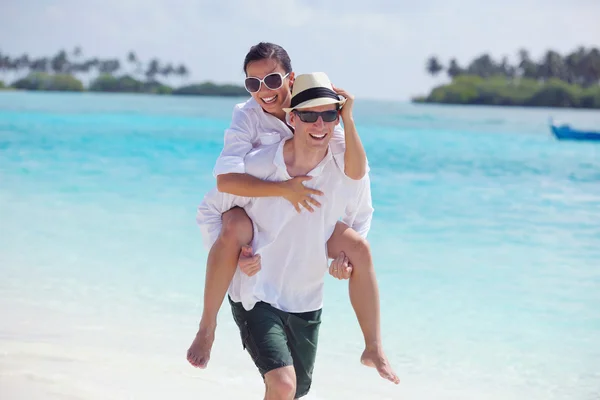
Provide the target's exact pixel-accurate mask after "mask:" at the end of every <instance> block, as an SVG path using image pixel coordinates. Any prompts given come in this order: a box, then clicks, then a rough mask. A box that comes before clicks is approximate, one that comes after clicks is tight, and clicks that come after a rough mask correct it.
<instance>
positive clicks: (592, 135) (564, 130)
mask: <svg viewBox="0 0 600 400" xmlns="http://www.w3.org/2000/svg"><path fill="white" fill-rule="evenodd" d="M550 129H551V130H552V133H553V134H554V136H555V137H556V138H557V139H558V140H600V131H597V132H596V131H584V130H580V129H573V128H571V127H570V126H569V125H566V124H564V125H555V124H554V123H552V122H550Z"/></svg>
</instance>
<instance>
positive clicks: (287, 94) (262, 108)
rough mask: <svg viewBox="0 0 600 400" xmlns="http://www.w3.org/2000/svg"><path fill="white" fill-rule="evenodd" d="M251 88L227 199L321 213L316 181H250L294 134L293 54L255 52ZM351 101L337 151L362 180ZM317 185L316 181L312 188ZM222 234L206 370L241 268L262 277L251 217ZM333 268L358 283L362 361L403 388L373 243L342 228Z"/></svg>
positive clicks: (195, 354)
mask: <svg viewBox="0 0 600 400" xmlns="http://www.w3.org/2000/svg"><path fill="white" fill-rule="evenodd" d="M244 72H245V74H246V81H245V86H246V89H247V90H248V92H250V94H251V99H250V100H248V101H247V102H246V103H243V104H239V105H237V106H236V107H235V109H234V113H233V118H232V124H231V126H230V128H229V129H228V130H227V131H226V132H225V144H224V148H223V151H222V152H221V155H220V156H219V159H218V160H217V162H216V165H215V170H214V174H215V176H216V177H217V187H218V190H219V191H221V192H226V193H231V194H234V195H237V196H244V197H270V196H277V197H283V198H284V199H286V200H287V201H289V202H290V203H291V204H292V205H293V206H294V207H295V208H296V210H297V211H298V212H306V211H301V207H303V208H305V209H306V210H307V211H308V212H312V211H314V209H313V207H319V206H320V203H319V202H318V200H317V199H315V198H314V197H312V196H319V195H322V193H321V192H320V191H318V190H314V189H311V188H309V187H306V186H305V185H304V183H303V182H306V181H309V180H310V177H296V178H293V179H290V180H288V181H285V182H266V181H262V180H260V179H258V178H256V177H253V176H250V175H247V174H245V168H244V156H245V155H246V154H247V153H248V152H249V151H250V150H251V149H252V148H253V147H256V146H259V145H269V144H274V143H277V142H279V141H281V140H282V139H284V138H286V137H289V136H291V135H293V132H292V131H291V128H290V127H289V126H288V125H287V123H286V113H285V112H284V111H283V108H287V107H289V106H290V102H291V87H292V85H293V82H294V72H293V71H292V66H291V61H290V58H289V56H288V54H287V52H286V51H285V50H284V49H283V48H282V47H280V46H278V45H275V44H272V43H259V44H258V45H256V46H253V47H252V48H251V49H250V51H249V52H248V54H247V55H246V58H245V60H244ZM336 92H337V93H338V94H339V95H341V96H343V97H345V98H346V103H345V104H344V106H343V107H342V109H341V111H340V116H341V117H342V121H343V123H344V130H342V129H341V128H340V126H337V127H336V130H335V132H334V134H333V137H332V140H331V142H330V143H331V144H330V148H331V151H332V153H333V155H334V157H335V160H336V162H338V163H339V164H340V165H341V166H342V167H343V169H344V172H345V174H346V175H347V176H348V177H349V178H351V179H361V178H362V177H363V176H364V175H365V173H366V172H367V161H366V154H365V151H364V148H363V146H362V143H361V142H360V138H359V137H358V133H357V131H356V127H355V125H354V121H353V117H352V105H353V100H354V99H353V97H352V96H351V95H349V94H348V93H347V92H345V91H344V90H342V89H337V88H336ZM309 183H310V182H309ZM222 222H223V224H222V228H221V231H220V233H219V237H218V239H217V240H216V242H215V243H212V244H210V245H211V249H210V252H209V255H208V260H207V268H206V280H205V290H204V310H203V313H202V319H201V321H200V327H199V330H198V333H197V335H196V337H195V339H194V341H193V343H192V345H191V347H190V348H189V350H188V354H187V358H188V361H189V362H190V363H191V364H192V365H194V366H196V367H199V368H205V367H206V365H207V363H208V361H209V359H210V350H211V348H212V344H213V341H214V334H215V329H216V322H217V313H218V311H219V308H220V306H221V304H222V302H223V299H224V297H225V293H226V292H227V288H228V286H229V283H230V282H231V279H232V277H233V274H234V272H235V270H236V268H237V266H238V264H239V266H240V269H241V270H242V271H243V272H244V273H246V274H247V275H249V276H252V275H254V274H256V273H257V272H258V271H259V270H260V256H259V255H257V256H254V255H253V253H252V249H251V248H250V247H249V246H248V244H249V243H251V241H252V236H253V226H252V221H251V220H250V219H249V218H248V216H247V215H246V213H245V211H244V210H243V209H240V208H233V209H231V210H229V211H227V212H226V213H224V214H223V216H222ZM327 248H328V254H329V257H330V258H333V259H335V261H334V262H332V264H331V267H330V269H329V272H330V274H331V275H332V276H334V277H336V278H338V279H350V300H351V303H352V306H353V307H354V310H355V313H356V316H357V319H358V321H359V324H360V326H361V330H362V332H363V336H364V338H365V351H364V352H363V354H362V356H361V362H362V363H363V364H365V365H367V366H371V367H374V368H376V369H377V371H378V372H379V374H380V375H381V376H382V377H384V378H386V379H388V380H390V381H392V382H395V383H398V382H399V379H398V377H397V376H396V375H395V373H394V372H393V370H392V368H391V366H390V365H389V363H388V361H387V358H386V356H385V354H384V352H383V348H382V344H381V333H380V313H379V294H378V288H377V282H376V279H375V271H374V268H373V262H372V257H371V253H370V249H369V245H368V243H367V242H366V241H365V240H364V239H363V238H362V237H361V236H360V235H358V233H356V232H355V231H353V230H352V229H350V228H349V227H348V226H347V225H345V224H343V223H341V222H339V223H338V224H337V226H336V228H335V231H334V233H333V234H332V236H331V238H330V239H329V241H328V243H327Z"/></svg>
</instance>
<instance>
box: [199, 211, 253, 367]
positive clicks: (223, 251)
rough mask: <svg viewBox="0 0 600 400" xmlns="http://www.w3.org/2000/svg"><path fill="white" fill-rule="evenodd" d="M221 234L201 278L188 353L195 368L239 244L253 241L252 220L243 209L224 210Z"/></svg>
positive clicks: (206, 352) (207, 345)
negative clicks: (198, 312)
mask: <svg viewBox="0 0 600 400" xmlns="http://www.w3.org/2000/svg"><path fill="white" fill-rule="evenodd" d="M222 219H223V226H222V228H221V233H220V235H219V237H218V238H217V240H216V241H215V243H214V244H213V246H212V247H211V249H210V252H209V253H208V259H207V263H206V279H205V281H204V310H203V311H202V319H201V320H200V328H199V330H198V333H197V334H196V337H195V338H194V341H193V342H192V345H191V346H190V348H189V350H188V352H187V359H188V361H189V362H190V363H191V364H192V365H193V366H195V367H199V368H206V365H207V364H208V360H209V359H210V350H211V348H212V345H213V341H214V339H215V329H216V328H217V314H218V313H219V308H221V304H222V303H223V298H224V297H225V293H227V289H228V287H229V283H230V282H231V280H232V279H233V275H234V273H235V269H236V268H237V263H238V259H239V256H240V251H241V249H242V246H244V245H247V244H250V242H251V241H252V235H253V230H252V221H251V220H250V218H249V217H248V215H247V214H246V212H245V211H244V209H242V208H239V207H235V208H232V209H231V210H229V211H227V212H225V213H223V216H222Z"/></svg>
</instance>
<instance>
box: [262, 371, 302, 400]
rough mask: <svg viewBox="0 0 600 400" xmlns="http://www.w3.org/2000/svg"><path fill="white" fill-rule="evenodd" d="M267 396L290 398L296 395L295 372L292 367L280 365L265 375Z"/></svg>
mask: <svg viewBox="0 0 600 400" xmlns="http://www.w3.org/2000/svg"><path fill="white" fill-rule="evenodd" d="M265 381H266V384H267V391H268V393H269V398H276V399H281V400H292V399H294V396H295V395H296V374H295V373H294V367H292V366H288V367H282V368H277V369H274V370H272V371H269V372H267V374H266V375H265Z"/></svg>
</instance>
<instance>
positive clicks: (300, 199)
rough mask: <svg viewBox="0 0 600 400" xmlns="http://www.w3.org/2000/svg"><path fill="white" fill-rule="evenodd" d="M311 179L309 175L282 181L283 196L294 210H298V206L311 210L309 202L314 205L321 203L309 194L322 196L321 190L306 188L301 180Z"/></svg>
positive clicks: (317, 205) (319, 205) (318, 205)
mask: <svg viewBox="0 0 600 400" xmlns="http://www.w3.org/2000/svg"><path fill="white" fill-rule="evenodd" d="M310 179H312V178H311V177H310V176H297V177H295V178H292V179H290V180H288V181H285V182H282V186H283V188H284V190H285V194H284V195H283V198H284V199H286V200H287V201H289V202H290V203H292V205H293V206H294V208H295V209H296V211H298V212H300V206H302V207H304V208H306V209H307V210H308V211H310V212H313V211H314V209H313V208H312V206H311V204H312V205H313V206H315V207H321V203H319V202H318V201H316V200H315V199H313V198H312V197H311V196H310V195H311V194H312V195H317V196H322V195H323V192H321V191H320V190H315V189H311V188H307V187H306V186H304V184H303V183H302V182H304V181H308V180H310Z"/></svg>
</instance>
